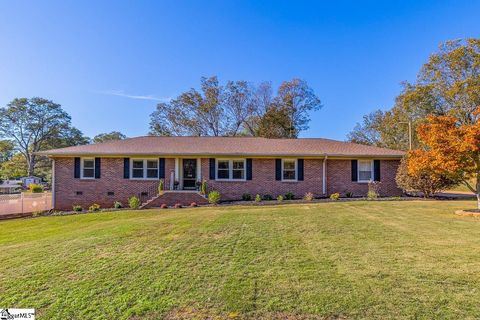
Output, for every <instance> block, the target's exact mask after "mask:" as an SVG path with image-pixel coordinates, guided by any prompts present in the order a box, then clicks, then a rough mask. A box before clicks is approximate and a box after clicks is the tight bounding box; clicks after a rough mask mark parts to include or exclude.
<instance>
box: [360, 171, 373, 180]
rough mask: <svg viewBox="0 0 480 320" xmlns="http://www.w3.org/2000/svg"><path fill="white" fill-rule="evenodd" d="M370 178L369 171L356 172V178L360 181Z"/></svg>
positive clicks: (370, 173)
mask: <svg viewBox="0 0 480 320" xmlns="http://www.w3.org/2000/svg"><path fill="white" fill-rule="evenodd" d="M371 178H372V172H371V171H359V172H358V179H359V180H361V181H366V180H370V179H371Z"/></svg>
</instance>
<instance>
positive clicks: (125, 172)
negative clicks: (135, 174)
mask: <svg viewBox="0 0 480 320" xmlns="http://www.w3.org/2000/svg"><path fill="white" fill-rule="evenodd" d="M123 179H130V158H123Z"/></svg>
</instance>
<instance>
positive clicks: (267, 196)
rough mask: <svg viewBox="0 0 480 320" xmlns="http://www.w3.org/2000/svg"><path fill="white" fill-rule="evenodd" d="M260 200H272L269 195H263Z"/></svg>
mask: <svg viewBox="0 0 480 320" xmlns="http://www.w3.org/2000/svg"><path fill="white" fill-rule="evenodd" d="M262 199H263V200H265V201H270V200H273V197H272V196H271V195H269V194H264V195H263V197H262Z"/></svg>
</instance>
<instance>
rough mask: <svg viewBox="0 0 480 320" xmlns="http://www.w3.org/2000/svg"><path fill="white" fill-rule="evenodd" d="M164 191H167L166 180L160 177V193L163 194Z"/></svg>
mask: <svg viewBox="0 0 480 320" xmlns="http://www.w3.org/2000/svg"><path fill="white" fill-rule="evenodd" d="M163 191H165V180H164V179H160V182H159V183H158V194H163Z"/></svg>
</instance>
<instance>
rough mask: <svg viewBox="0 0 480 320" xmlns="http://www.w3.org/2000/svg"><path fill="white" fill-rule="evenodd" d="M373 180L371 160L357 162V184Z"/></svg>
mask: <svg viewBox="0 0 480 320" xmlns="http://www.w3.org/2000/svg"><path fill="white" fill-rule="evenodd" d="M372 180H373V160H358V182H370V181H372Z"/></svg>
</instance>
